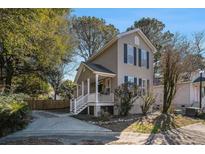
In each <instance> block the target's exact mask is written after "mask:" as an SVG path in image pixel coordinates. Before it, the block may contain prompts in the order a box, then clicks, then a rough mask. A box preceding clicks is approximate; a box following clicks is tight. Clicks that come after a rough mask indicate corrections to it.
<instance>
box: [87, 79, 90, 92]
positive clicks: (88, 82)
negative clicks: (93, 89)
mask: <svg viewBox="0 0 205 154" xmlns="http://www.w3.org/2000/svg"><path fill="white" fill-rule="evenodd" d="M87 84H88V86H87V87H88V95H89V94H90V79H89V78H88V79H87Z"/></svg>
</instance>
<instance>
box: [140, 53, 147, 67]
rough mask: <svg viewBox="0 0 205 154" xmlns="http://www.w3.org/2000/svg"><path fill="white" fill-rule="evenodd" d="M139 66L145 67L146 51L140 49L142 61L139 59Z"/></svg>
mask: <svg viewBox="0 0 205 154" xmlns="http://www.w3.org/2000/svg"><path fill="white" fill-rule="evenodd" d="M141 64H142V65H141V66H143V67H147V52H146V51H144V50H142V61H141Z"/></svg>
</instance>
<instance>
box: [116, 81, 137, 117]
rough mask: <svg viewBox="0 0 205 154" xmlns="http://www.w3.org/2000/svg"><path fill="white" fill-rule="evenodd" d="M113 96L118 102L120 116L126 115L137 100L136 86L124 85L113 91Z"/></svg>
mask: <svg viewBox="0 0 205 154" xmlns="http://www.w3.org/2000/svg"><path fill="white" fill-rule="evenodd" d="M115 96H116V97H117V98H118V101H119V103H120V104H119V109H120V115H121V116H126V115H128V113H129V111H130V109H131V108H132V105H133V103H134V102H135V101H136V99H137V98H139V89H138V87H137V86H136V85H133V84H129V83H124V84H122V85H120V86H119V87H118V88H117V89H116V90H115Z"/></svg>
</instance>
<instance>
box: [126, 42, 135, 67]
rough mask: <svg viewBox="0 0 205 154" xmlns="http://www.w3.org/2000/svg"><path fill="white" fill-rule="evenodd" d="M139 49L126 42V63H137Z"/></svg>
mask: <svg viewBox="0 0 205 154" xmlns="http://www.w3.org/2000/svg"><path fill="white" fill-rule="evenodd" d="M136 57H137V49H136V47H133V46H131V45H129V44H124V63H125V64H132V65H136V64H137V62H136V61H137V59H136Z"/></svg>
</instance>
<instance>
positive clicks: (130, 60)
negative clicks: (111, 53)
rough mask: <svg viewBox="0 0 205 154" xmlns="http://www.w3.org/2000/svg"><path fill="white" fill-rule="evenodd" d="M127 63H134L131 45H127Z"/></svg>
mask: <svg viewBox="0 0 205 154" xmlns="http://www.w3.org/2000/svg"><path fill="white" fill-rule="evenodd" d="M127 63H128V64H134V52H133V47H132V46H131V45H128V46H127Z"/></svg>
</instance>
